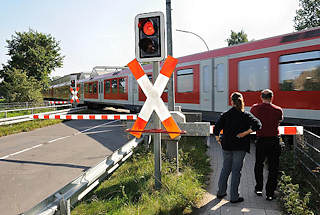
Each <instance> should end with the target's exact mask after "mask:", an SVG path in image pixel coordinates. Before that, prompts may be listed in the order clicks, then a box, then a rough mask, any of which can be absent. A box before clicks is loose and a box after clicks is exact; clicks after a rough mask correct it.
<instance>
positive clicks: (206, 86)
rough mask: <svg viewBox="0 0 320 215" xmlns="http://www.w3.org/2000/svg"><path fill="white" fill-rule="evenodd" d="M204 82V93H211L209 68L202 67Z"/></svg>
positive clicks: (206, 66)
mask: <svg viewBox="0 0 320 215" xmlns="http://www.w3.org/2000/svg"><path fill="white" fill-rule="evenodd" d="M202 69H203V72H202V82H203V92H205V93H207V92H209V80H210V78H209V66H208V65H205V66H204V67H202Z"/></svg>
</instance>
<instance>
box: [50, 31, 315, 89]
mask: <svg viewBox="0 0 320 215" xmlns="http://www.w3.org/2000/svg"><path fill="white" fill-rule="evenodd" d="M317 38H320V27H316V28H311V29H307V30H303V31H297V32H292V33H289V34H283V35H279V36H274V37H270V38H265V39H261V40H255V41H250V42H246V43H241V44H237V45H233V46H228V47H223V48H219V49H214V50H210V51H205V52H200V53H196V54H191V55H187V56H182V57H179V58H178V60H179V61H178V63H184V62H190V61H196V60H205V59H209V58H216V57H221V56H226V55H231V54H236V53H240V52H246V51H252V50H258V49H263V48H268V47H273V46H278V45H285V44H290V43H294V42H301V41H305V40H310V39H317ZM162 63H163V62H162ZM100 67H101V68H100ZM106 68H118V69H115V71H108V72H102V73H99V72H97V71H96V69H106ZM143 68H144V70H145V71H146V70H150V69H151V68H152V64H151V63H150V64H147V65H143ZM75 74H77V77H78V76H79V77H78V80H79V78H80V77H83V78H80V80H79V83H80V82H86V81H95V80H98V79H107V78H112V77H119V76H121V75H128V74H131V72H130V70H129V69H128V68H126V67H108V66H97V67H94V69H93V71H92V72H91V74H90V77H88V76H86V77H84V76H81V74H82V73H74V74H69V75H66V76H64V77H62V78H61V79H64V80H66V77H67V76H70V75H75ZM68 81H69V80H68ZM67 84H69V82H65V83H59V84H56V85H53V86H52V87H58V86H64V85H67Z"/></svg>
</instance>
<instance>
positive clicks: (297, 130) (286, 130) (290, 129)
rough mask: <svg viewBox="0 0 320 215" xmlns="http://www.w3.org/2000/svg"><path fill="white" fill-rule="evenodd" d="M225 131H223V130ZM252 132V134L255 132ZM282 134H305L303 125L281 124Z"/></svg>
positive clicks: (211, 131) (211, 132)
mask: <svg viewBox="0 0 320 215" xmlns="http://www.w3.org/2000/svg"><path fill="white" fill-rule="evenodd" d="M213 129H214V125H211V126H210V134H213ZM221 133H223V131H221ZM255 133H256V132H252V133H251V134H255ZM279 134H280V135H303V126H279Z"/></svg>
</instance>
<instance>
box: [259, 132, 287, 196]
mask: <svg viewBox="0 0 320 215" xmlns="http://www.w3.org/2000/svg"><path fill="white" fill-rule="evenodd" d="M280 154H281V147H280V145H279V137H260V138H259V137H258V140H257V143H256V163H255V166H254V174H255V179H256V187H255V189H256V190H258V191H262V190H263V168H264V161H265V160H266V159H267V162H268V163H267V164H268V171H269V173H268V181H267V184H266V194H267V196H273V195H274V191H275V190H276V188H277V177H278V173H279V157H280Z"/></svg>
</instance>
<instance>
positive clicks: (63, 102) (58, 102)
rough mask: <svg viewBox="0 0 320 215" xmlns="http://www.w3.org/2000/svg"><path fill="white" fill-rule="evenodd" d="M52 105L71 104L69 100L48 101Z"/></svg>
mask: <svg viewBox="0 0 320 215" xmlns="http://www.w3.org/2000/svg"><path fill="white" fill-rule="evenodd" d="M48 103H49V104H50V105H61V104H70V102H69V101H48Z"/></svg>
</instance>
